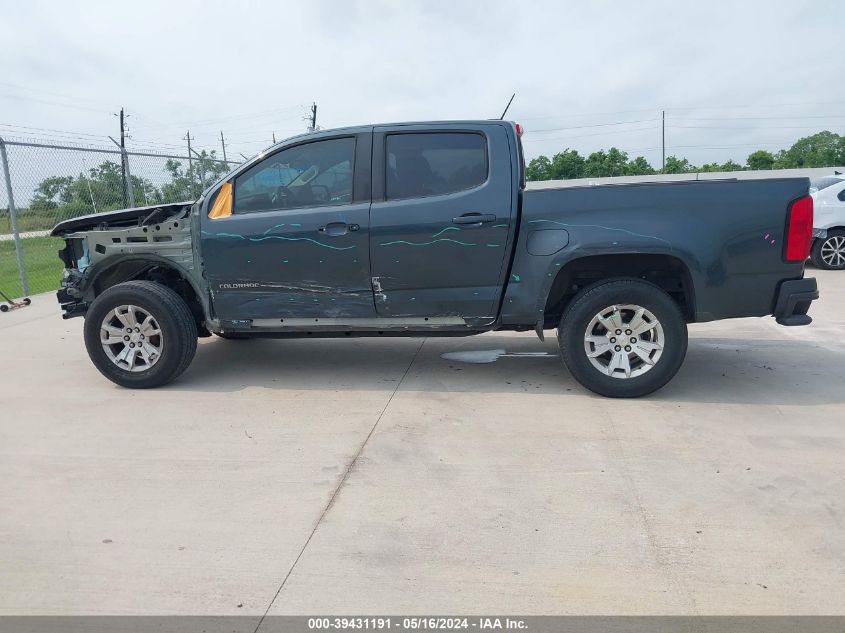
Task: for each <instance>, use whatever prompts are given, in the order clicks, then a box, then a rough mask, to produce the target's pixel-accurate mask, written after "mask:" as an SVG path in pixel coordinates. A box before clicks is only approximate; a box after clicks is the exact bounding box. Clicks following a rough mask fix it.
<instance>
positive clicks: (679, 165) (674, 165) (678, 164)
mask: <svg viewBox="0 0 845 633" xmlns="http://www.w3.org/2000/svg"><path fill="white" fill-rule="evenodd" d="M691 171H695V166H693V165H690V162H689V161H688V160H687V159H686V158H678V157H677V156H667V157H666V167H664V168H663V169H662V170H661V172H662V173H664V174H686V173H688V172H691Z"/></svg>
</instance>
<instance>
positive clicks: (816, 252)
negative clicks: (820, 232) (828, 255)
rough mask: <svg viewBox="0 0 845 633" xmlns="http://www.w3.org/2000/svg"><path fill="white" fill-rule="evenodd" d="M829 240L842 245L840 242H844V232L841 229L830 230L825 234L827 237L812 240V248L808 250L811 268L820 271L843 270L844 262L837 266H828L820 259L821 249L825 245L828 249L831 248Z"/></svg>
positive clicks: (844, 268)
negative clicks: (819, 269)
mask: <svg viewBox="0 0 845 633" xmlns="http://www.w3.org/2000/svg"><path fill="white" fill-rule="evenodd" d="M831 240H834V241H836V242H838V243H839V244H842V243H843V242H842V240H845V231H843V230H842V229H831V230H830V231H828V232H827V237H824V238H822V237H820V238H818V239H816V240H813V248H812V249H811V250H810V260H811V261H812V262H813V266H815V267H816V268H821V269H822V270H845V261H842V262H841V263H839V264H828V263H827V262H826V261H824V259H822V248H824V247H825V245H827V246H828V247H830V246H832V243H831Z"/></svg>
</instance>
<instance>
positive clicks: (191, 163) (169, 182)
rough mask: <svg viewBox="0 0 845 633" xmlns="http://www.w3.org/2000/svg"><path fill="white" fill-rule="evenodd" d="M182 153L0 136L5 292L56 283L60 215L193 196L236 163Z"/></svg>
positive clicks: (0, 259)
mask: <svg viewBox="0 0 845 633" xmlns="http://www.w3.org/2000/svg"><path fill="white" fill-rule="evenodd" d="M194 154H195V155H191V156H179V155H169V154H154V153H146V152H135V151H122V150H121V149H119V148H118V147H113V148H108V147H73V146H70V145H52V144H42V143H30V142H22V141H13V140H3V139H0V158H2V165H0V168H2V172H3V173H2V178H3V182H0V291H2V292H3V293H5V294H6V295H8V296H9V297H22V296H25V295H29V294H36V293H39V292H48V291H51V290H55V289H56V288H58V286H59V280H60V279H61V274H62V264H61V262H60V261H59V258H58V256H57V254H56V253H57V251H59V250H60V249H61V248H62V247H63V246H64V243H63V240H61V239H60V238H53V237H50V236H49V233H50V230H51V229H52V228H53V227H54V226H55V225H56V224H58V223H59V222H61V221H63V220H67V219H69V218H73V217H77V216H80V215H87V214H90V213H102V212H104V211H111V210H114V209H123V208H127V207H132V206H147V205H155V204H162V203H168V202H182V201H187V200H194V199H196V198H197V197H198V196H199V194H200V192H201V191H202V190H203V189H205V188H206V187H207V186H209V185H211V184H212V183H214V182H215V181H217V180H218V179H219V178H220V177H221V176H223V175H224V174H226V173H227V172H228V171H229V170H231V169H232V168H233V167H234V166H235V165H237V164H238V163H237V162H234V161H224V160H220V159H219V158H218V157H217V156H216V155H215V153H214V152H210V153H209V152H206V151H203V152H194Z"/></svg>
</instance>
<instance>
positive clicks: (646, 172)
mask: <svg viewBox="0 0 845 633" xmlns="http://www.w3.org/2000/svg"><path fill="white" fill-rule="evenodd" d="M654 173H655V172H654V167H652V166H651V165H650V164H649V162H648V161H647V160H646V159H645V157H644V156H637V157H636V158H634V159H632V160H629V161H628V164H627V165H626V166H625V174H626V175H628V176H651V175H652V174H654Z"/></svg>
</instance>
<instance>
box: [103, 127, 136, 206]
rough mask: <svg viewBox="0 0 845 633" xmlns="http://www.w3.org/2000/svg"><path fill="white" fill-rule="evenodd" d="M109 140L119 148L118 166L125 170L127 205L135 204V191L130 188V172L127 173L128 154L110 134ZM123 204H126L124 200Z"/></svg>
mask: <svg viewBox="0 0 845 633" xmlns="http://www.w3.org/2000/svg"><path fill="white" fill-rule="evenodd" d="M109 138H110V139H111V142H112V143H114V144H115V145H117V147H118V149H119V150H120V168H121V170H123V169H125V170H126V181H127V185H126V193H128V194H129V206H130V207H134V206H135V192H134V191H133V190H132V174H130V173H129V154H127V153H126V148H125V147H123V146H122V145H121V144H120V143H118V142H117V141H116V140H114V139H113V138H112V137H111V136H110V137H109ZM124 204H126V202H125V200H124Z"/></svg>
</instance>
